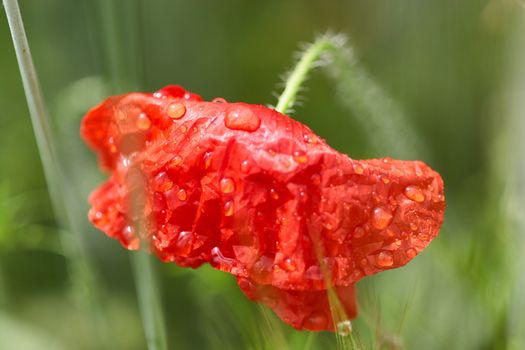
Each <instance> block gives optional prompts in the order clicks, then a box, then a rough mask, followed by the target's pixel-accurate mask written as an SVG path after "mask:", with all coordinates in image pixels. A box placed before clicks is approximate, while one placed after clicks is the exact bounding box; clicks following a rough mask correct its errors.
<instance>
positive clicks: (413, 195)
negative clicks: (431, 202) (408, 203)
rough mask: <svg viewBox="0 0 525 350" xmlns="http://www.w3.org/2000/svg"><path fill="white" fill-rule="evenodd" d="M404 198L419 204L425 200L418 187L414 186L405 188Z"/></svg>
mask: <svg viewBox="0 0 525 350" xmlns="http://www.w3.org/2000/svg"><path fill="white" fill-rule="evenodd" d="M405 196H407V198H408V199H411V200H413V201H414V202H417V203H421V202H423V201H424V200H425V195H424V194H423V192H422V191H421V190H420V189H419V187H416V186H408V187H407V188H405Z"/></svg>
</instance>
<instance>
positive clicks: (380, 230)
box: [81, 86, 445, 330]
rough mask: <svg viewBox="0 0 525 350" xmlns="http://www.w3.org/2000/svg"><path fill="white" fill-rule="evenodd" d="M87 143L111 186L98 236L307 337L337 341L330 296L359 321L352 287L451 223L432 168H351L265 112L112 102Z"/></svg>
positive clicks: (178, 97)
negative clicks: (228, 288) (225, 275)
mask: <svg viewBox="0 0 525 350" xmlns="http://www.w3.org/2000/svg"><path fill="white" fill-rule="evenodd" d="M81 133H82V137H83V138H84V139H85V140H86V142H87V143H88V144H89V145H90V146H91V147H92V148H93V149H94V150H95V151H96V152H97V153H98V155H99V161H100V164H101V166H102V168H104V169H105V170H107V171H109V172H110V174H111V177H110V179H109V180H108V181H107V182H106V183H105V184H103V185H102V186H101V187H99V188H98V189H97V190H95V191H94V192H93V193H92V195H91V196H90V198H89V201H90V203H91V205H92V208H91V210H90V212H89V219H90V220H91V222H92V223H93V224H94V225H95V226H96V227H97V228H99V229H100V230H102V231H104V232H105V233H106V234H107V235H108V236H110V237H112V238H115V239H118V240H119V241H120V242H121V243H122V244H123V245H124V246H125V247H126V248H128V249H139V247H140V246H141V243H142V242H149V244H148V247H147V248H148V249H150V250H151V251H152V252H154V253H155V254H156V255H158V257H159V258H160V259H162V260H163V261H173V262H175V263H176V264H178V265H180V266H185V267H192V268H196V267H198V266H200V265H202V264H203V263H209V264H211V265H212V266H213V267H215V268H217V269H220V270H223V271H227V272H229V273H231V274H233V275H234V276H235V277H236V278H237V282H238V284H239V287H240V288H241V289H242V291H243V292H244V293H245V294H246V295H247V296H248V297H249V298H250V299H252V300H256V301H260V302H263V303H264V304H266V305H268V306H269V307H271V308H272V309H273V310H274V311H275V312H276V313H277V315H278V316H279V317H280V318H282V319H283V320H284V321H285V322H287V323H288V324H290V325H292V326H293V327H295V328H298V329H309V330H333V329H334V326H333V321H332V315H331V313H330V306H329V302H328V297H327V292H326V291H327V288H330V287H333V288H334V290H335V292H336V294H337V295H338V296H339V299H340V300H341V304H342V305H343V306H344V309H345V311H346V314H347V316H348V317H349V318H353V317H355V316H356V313H357V310H356V303H355V291H354V286H355V283H356V282H357V281H359V280H360V279H361V278H363V277H364V276H366V275H371V274H374V273H377V272H380V271H384V270H388V269H392V268H396V267H399V266H402V265H404V264H406V263H407V262H408V261H410V260H411V259H412V258H414V257H415V256H416V255H417V254H418V253H419V252H420V251H421V250H422V249H423V248H425V247H426V246H427V245H428V244H429V242H430V241H431V240H432V239H433V238H434V237H435V236H436V235H437V233H438V231H439V228H440V226H441V223H442V221H443V214H444V209H445V201H444V196H443V181H442V179H441V177H440V176H439V174H438V173H436V172H435V171H433V170H432V169H430V168H429V167H428V166H427V165H425V164H424V163H422V162H420V161H399V160H393V159H390V158H384V159H371V160H361V161H360V160H353V159H351V158H349V157H348V156H346V155H344V154H341V153H339V152H337V151H335V150H334V149H332V148H330V147H329V146H328V145H327V144H326V143H325V142H324V140H322V139H320V138H319V137H318V136H316V135H315V134H314V133H313V132H312V131H311V130H310V129H309V128H308V127H306V126H304V125H303V124H301V123H299V122H297V121H295V120H293V119H291V118H289V117H287V116H285V115H283V114H281V113H278V112H276V111H275V110H273V109H270V108H267V107H264V106H261V105H250V104H246V103H227V102H226V101H224V100H223V99H220V98H218V99H215V100H213V101H212V102H204V101H202V99H201V97H200V96H198V95H195V94H192V93H189V92H187V91H185V90H184V89H183V88H181V87H178V86H168V87H166V88H163V89H162V90H160V91H158V92H156V93H154V94H146V93H130V94H126V95H121V96H114V97H110V98H108V99H107V100H106V101H104V102H103V103H102V104H100V105H98V106H97V107H95V108H94V109H92V110H91V111H89V113H88V114H87V115H86V117H85V118H84V120H83V121H82V131H81ZM137 179H138V180H137ZM133 196H141V197H140V198H141V200H142V201H143V205H142V206H141V207H140V210H135V209H134V208H133V203H132V202H133V200H132V198H133ZM136 222H142V223H143V224H142V225H141V230H140V232H137V231H139V230H134V229H133V223H136Z"/></svg>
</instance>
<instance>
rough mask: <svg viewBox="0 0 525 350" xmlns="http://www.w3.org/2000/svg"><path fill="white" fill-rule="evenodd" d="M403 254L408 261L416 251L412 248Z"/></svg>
mask: <svg viewBox="0 0 525 350" xmlns="http://www.w3.org/2000/svg"><path fill="white" fill-rule="evenodd" d="M405 253H406V255H407V257H408V258H409V259H412V258H413V257H415V256H416V255H417V251H416V250H415V249H414V248H408V249H407V250H406V252H405Z"/></svg>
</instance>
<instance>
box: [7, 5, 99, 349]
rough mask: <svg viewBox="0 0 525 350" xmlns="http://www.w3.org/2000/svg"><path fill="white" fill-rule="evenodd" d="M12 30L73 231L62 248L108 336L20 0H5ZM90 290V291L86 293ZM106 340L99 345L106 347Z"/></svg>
mask: <svg viewBox="0 0 525 350" xmlns="http://www.w3.org/2000/svg"><path fill="white" fill-rule="evenodd" d="M3 5H4V9H5V13H6V15H7V20H8V23H9V29H10V31H11V36H12V39H13V45H14V48H15V53H16V57H17V60H18V66H19V69H20V75H21V78H22V83H23V86H24V91H25V95H26V98H27V105H28V107H29V113H30V116H31V122H32V125H33V130H34V133H35V138H36V142H37V145H38V150H39V153H40V158H41V160H42V166H43V169H44V175H45V178H46V181H47V184H48V190H49V195H50V197H51V202H52V205H53V210H54V213H55V215H56V216H57V218H58V221H59V222H60V223H61V224H62V225H64V227H65V228H66V229H68V230H70V231H71V232H68V231H65V230H59V232H60V240H61V245H62V250H63V253H64V255H65V256H66V257H67V259H68V263H69V266H68V268H69V273H70V278H71V280H72V283H73V287H74V292H76V293H78V295H77V296H82V297H84V298H85V299H84V300H83V302H85V303H86V304H88V305H84V306H85V307H86V308H87V309H88V310H90V311H89V312H90V313H91V317H92V319H91V322H90V323H91V324H94V326H95V327H96V328H97V331H96V333H97V335H98V338H104V335H105V329H106V328H107V327H105V324H104V322H105V319H104V318H103V317H102V316H101V315H102V313H101V312H100V303H99V302H100V300H101V298H100V296H99V291H98V290H97V288H96V285H97V284H96V282H95V278H96V277H95V274H94V273H93V269H92V268H91V264H90V261H89V259H88V256H87V254H86V252H85V250H84V247H83V244H82V238H81V234H80V232H81V230H82V229H81V227H82V222H81V221H79V220H78V216H77V215H76V211H75V210H76V209H77V208H78V206H77V205H76V204H75V203H77V202H78V198H75V196H74V194H75V193H76V192H75V190H74V188H73V186H72V184H71V183H70V182H69V181H68V179H67V178H66V177H65V176H64V171H63V168H62V164H61V162H60V159H59V157H58V152H57V146H56V144H55V138H54V136H53V132H52V128H51V122H50V118H49V115H48V113H47V108H46V105H45V102H44V98H43V94H42V90H41V88H40V84H39V82H38V77H37V74H36V70H35V67H34V64H33V58H32V56H31V51H30V49H29V44H28V41H27V36H26V33H25V29H24V25H23V21H22V15H21V13H20V8H19V5H18V1H17V0H3ZM86 292H87V294H86ZM100 341H101V342H102V343H101V344H98V345H100V346H102V344H103V341H102V340H100Z"/></svg>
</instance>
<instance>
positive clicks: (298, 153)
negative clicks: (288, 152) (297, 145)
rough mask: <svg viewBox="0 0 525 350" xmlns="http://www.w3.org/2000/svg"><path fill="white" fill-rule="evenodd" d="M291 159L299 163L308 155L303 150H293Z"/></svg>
mask: <svg viewBox="0 0 525 350" xmlns="http://www.w3.org/2000/svg"><path fill="white" fill-rule="evenodd" d="M293 159H294V160H295V161H296V162H297V163H300V164H304V163H306V162H307V161H308V156H307V155H306V153H304V152H301V151H295V152H294V153H293Z"/></svg>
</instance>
